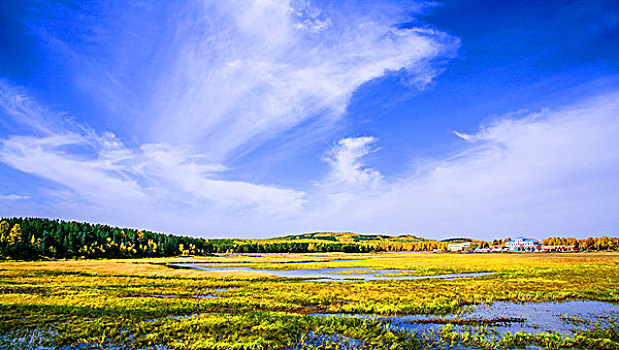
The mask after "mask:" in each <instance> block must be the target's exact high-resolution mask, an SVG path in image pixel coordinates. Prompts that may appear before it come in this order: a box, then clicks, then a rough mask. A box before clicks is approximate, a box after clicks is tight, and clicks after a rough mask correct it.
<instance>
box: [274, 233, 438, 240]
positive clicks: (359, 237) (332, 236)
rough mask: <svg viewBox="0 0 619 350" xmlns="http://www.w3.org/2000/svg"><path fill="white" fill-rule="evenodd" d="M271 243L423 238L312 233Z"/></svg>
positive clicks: (417, 238)
mask: <svg viewBox="0 0 619 350" xmlns="http://www.w3.org/2000/svg"><path fill="white" fill-rule="evenodd" d="M271 240H273V241H304V240H308V241H327V242H340V243H358V242H373V241H392V242H425V241H427V240H426V239H424V238H420V237H416V236H412V235H402V236H388V235H376V234H372V235H364V234H359V233H353V232H312V233H303V234H298V235H289V236H284V237H276V238H271Z"/></svg>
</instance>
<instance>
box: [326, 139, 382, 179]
mask: <svg viewBox="0 0 619 350" xmlns="http://www.w3.org/2000/svg"><path fill="white" fill-rule="evenodd" d="M376 141H377V140H376V139H375V138H374V137H369V136H364V137H349V138H345V139H341V140H339V141H338V142H337V145H336V146H335V147H334V148H333V150H331V155H330V156H329V157H327V158H326V161H327V162H328V163H329V164H330V165H331V172H330V174H329V175H328V177H327V180H326V185H329V186H330V187H331V188H332V190H336V189H337V190H340V191H343V190H346V189H347V190H350V189H354V190H361V189H376V188H377V187H378V186H379V185H380V183H381V181H382V178H383V176H382V175H381V174H380V172H378V171H377V170H375V169H371V168H367V167H365V164H364V163H363V161H362V158H363V157H364V156H366V155H368V154H369V153H372V152H376V151H377V149H372V147H371V146H370V145H371V144H373V143H375V142H376Z"/></svg>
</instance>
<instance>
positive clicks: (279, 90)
mask: <svg viewBox="0 0 619 350" xmlns="http://www.w3.org/2000/svg"><path fill="white" fill-rule="evenodd" d="M423 6H429V5H421V3H410V4H408V5H405V4H401V3H398V4H396V3H389V4H387V5H385V4H384V3H383V4H371V3H365V4H358V3H355V4H353V3H339V2H334V3H326V4H325V3H319V4H314V3H313V2H312V3H310V2H308V1H285V0H281V1H227V2H203V1H188V2H186V3H183V5H182V6H179V5H178V4H173V3H170V4H166V5H165V6H162V7H161V9H159V10H157V9H152V8H150V7H149V10H147V11H143V13H144V14H143V15H142V16H143V17H144V18H142V22H147V23H151V22H154V21H156V22H161V21H165V23H166V24H167V25H166V26H165V27H163V29H158V31H161V32H158V35H159V36H160V37H162V38H163V39H162V40H156V41H153V40H151V39H152V38H151V36H152V34H151V33H150V31H152V28H151V26H141V27H130V28H129V29H126V30H127V31H130V32H131V34H132V35H130V36H120V37H119V36H118V35H115V32H106V31H103V32H102V33H100V34H99V35H98V36H97V41H96V42H97V45H98V46H100V50H98V51H97V55H101V54H102V53H104V54H108V53H109V55H112V56H113V57H114V55H115V53H118V54H122V55H123V56H122V60H123V61H129V62H128V63H127V64H125V65H109V61H113V62H116V61H117V59H111V60H106V61H101V60H97V59H95V58H94V57H90V56H89V55H90V51H89V52H84V53H82V54H81V55H80V56H79V57H82V59H83V60H84V61H86V62H90V64H89V65H88V66H87V67H88V70H89V72H92V71H93V70H94V71H95V74H79V73H78V74H79V76H78V77H77V79H79V80H80V81H82V84H83V85H84V86H87V87H89V89H90V88H92V89H91V91H93V92H95V93H96V94H97V95H96V96H94V98H95V99H99V100H100V101H101V103H103V104H107V105H109V107H110V109H112V110H118V108H119V107H118V106H132V107H131V108H129V109H128V110H126V111H125V114H129V115H132V116H135V117H134V118H135V119H134V120H135V124H134V125H133V128H134V129H135V131H136V134H137V137H138V138H139V139H140V140H141V141H142V142H144V143H167V144H172V145H179V144H189V145H192V146H196V147H197V148H199V149H202V150H206V151H204V155H205V156H206V157H208V158H209V159H210V160H211V161H214V162H219V163H222V162H223V163H225V162H226V161H227V160H230V159H231V158H233V157H238V156H239V155H244V154H247V152H248V151H251V150H252V149H254V148H255V147H258V146H260V145H261V144H262V143H264V142H265V141H267V140H269V139H271V138H273V137H276V136H278V135H280V134H282V133H285V132H287V131H289V130H291V129H292V128H294V127H296V126H299V125H301V124H303V123H308V122H311V121H312V120H315V119H322V120H325V119H331V120H337V119H338V118H339V117H341V116H342V115H343V114H344V112H345V110H346V107H347V106H348V103H349V100H350V98H351V96H352V94H353V92H354V91H355V90H356V89H357V88H358V87H359V86H361V85H362V84H364V83H366V82H368V81H371V80H373V79H376V78H379V77H382V76H384V75H385V74H387V73H389V72H396V71H404V72H406V76H407V79H408V80H409V81H411V82H413V83H415V84H417V85H418V86H424V85H426V84H428V83H429V82H430V81H431V80H432V78H433V77H435V76H436V75H437V74H438V73H439V72H440V68H441V67H440V66H439V65H437V64H436V62H434V61H435V60H437V59H446V58H450V57H453V56H454V55H455V53H456V51H457V49H458V46H459V41H458V39H457V38H455V37H453V36H450V35H448V34H446V33H444V32H441V31H439V30H436V29H433V28H430V27H429V26H427V25H418V26H416V27H406V28H403V27H398V26H397V24H399V23H401V22H410V21H411V20H412V19H413V18H414V13H415V11H418V10H419V9H420V8H422V7H423ZM411 13H412V14H411ZM136 38H139V40H138V41H139V42H140V43H143V44H141V45H140V46H137V47H136V45H135V42H136ZM143 45H147V46H148V47H147V49H146V50H145V48H144V47H142V46H143ZM136 50H139V52H136ZM145 51H146V52H152V53H154V54H153V57H152V58H153V59H149V60H147V62H146V63H144V61H145V60H144V57H143V52H145ZM132 58H134V59H135V60H137V61H139V64H137V63H138V62H131V59H132ZM120 59H121V58H118V60H120ZM92 65H94V66H95V67H96V69H93V67H92ZM127 67H132V68H134V69H135V72H127V71H126V69H127ZM97 72H99V73H97ZM136 84H140V85H141V86H140V87H139V88H137V89H136ZM119 116H120V117H121V118H124V116H123V115H122V113H120V115H119ZM123 123H125V124H126V121H123ZM313 126H315V125H313ZM325 131H327V132H329V131H330V130H328V129H321V130H320V131H319V132H317V131H316V130H315V129H314V128H313V127H309V128H304V130H303V132H304V133H314V135H315V136H316V137H315V138H314V139H315V140H320V139H321V138H324V137H325ZM321 133H322V135H321ZM327 135H328V134H327Z"/></svg>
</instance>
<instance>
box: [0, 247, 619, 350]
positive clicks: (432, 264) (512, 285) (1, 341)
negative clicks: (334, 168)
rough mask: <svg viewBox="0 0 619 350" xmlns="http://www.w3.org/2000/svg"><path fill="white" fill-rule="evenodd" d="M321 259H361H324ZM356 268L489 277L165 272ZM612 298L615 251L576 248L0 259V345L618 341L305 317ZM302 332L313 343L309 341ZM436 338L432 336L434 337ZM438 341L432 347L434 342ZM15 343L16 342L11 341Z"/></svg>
mask: <svg viewBox="0 0 619 350" xmlns="http://www.w3.org/2000/svg"><path fill="white" fill-rule="evenodd" d="M333 259H361V260H359V261H335V262H325V261H326V260H333ZM292 261H312V262H311V263H305V264H303V268H323V267H350V268H351V269H354V268H355V267H368V268H371V269H377V270H380V269H391V268H396V269H404V270H407V272H406V273H407V274H411V275H420V276H428V275H439V274H447V273H462V272H488V271H492V272H496V273H495V274H492V275H489V276H484V277H476V278H462V279H453V280H440V279H419V280H399V281H373V282H357V283H351V282H311V281H306V280H285V279H279V278H274V277H273V276H271V275H268V274H266V273H261V272H231V271H226V272H218V271H197V270H186V269H171V268H169V267H166V265H165V264H166V263H178V262H197V263H212V262H226V263H238V262H255V263H257V265H255V267H256V268H257V269H293V268H298V266H299V265H294V264H285V263H286V262H292ZM566 300H598V301H606V302H619V253H579V254H573V253H570V254H429V253H426V254H411V253H403V254H358V255H355V254H343V253H330V254H320V255H316V254H272V255H265V256H251V255H222V256H213V257H200V258H197V257H186V258H166V259H136V260H59V261H36V262H2V263H0V314H1V315H2V317H1V318H0V333H1V334H2V335H1V336H0V346H4V347H6V348H9V347H11V346H13V345H14V344H20V346H21V347H25V346H31V347H33V348H35V347H37V346H39V347H40V346H48V347H63V346H77V345H78V344H82V346H91V347H99V346H107V347H113V346H120V347H127V348H150V347H153V346H155V345H157V346H161V347H165V348H173V349H200V348H209V349H211V348H217V349H271V348H272V349H282V348H289V347H294V346H296V347H297V348H303V347H309V348H311V347H312V346H314V347H316V346H318V347H323V348H324V347H332V348H338V347H342V346H343V345H342V344H345V343H346V342H347V341H353V343H354V347H366V348H389V349H409V348H410V349H416V348H423V347H428V348H431V347H441V346H444V345H445V344H455V343H459V344H469V345H470V346H473V347H479V348H493V347H497V346H501V347H517V346H528V345H531V344H536V345H538V346H541V347H543V348H549V349H553V348H560V347H568V348H569V347H575V348H600V349H613V348H614V349H616V348H618V347H619V335H618V331H617V329H616V328H612V327H611V328H610V329H597V330H595V331H592V332H583V333H582V334H578V335H576V336H574V337H569V338H566V337H565V336H559V335H556V334H541V335H540V334H537V335H531V334H515V335H508V336H505V337H502V338H501V339H494V338H493V339H490V338H488V337H486V336H485V335H484V334H486V333H484V331H483V329H482V332H476V333H475V334H476V335H470V334H463V333H462V332H455V331H453V330H451V329H450V325H446V327H445V328H444V330H442V331H441V334H438V335H423V334H417V335H414V334H413V335H411V334H410V333H405V332H399V331H397V330H393V329H389V328H386V327H385V326H384V325H383V324H381V323H380V322H378V321H376V320H372V319H363V318H349V317H313V316H309V314H312V313H334V314H341V313H349V314H374V315H407V314H434V315H442V314H446V313H451V312H455V311H458V310H459V309H460V308H462V307H463V306H465V305H470V304H479V303H492V302H495V301H513V302H531V301H533V302H538V301H566ZM308 338H314V339H322V341H320V342H319V343H320V344H318V345H316V344H317V343H316V342H311V341H310V342H308V341H306V340H307V339H308ZM437 339H438V340H437ZM437 341H439V343H437ZM16 342H17V343H16Z"/></svg>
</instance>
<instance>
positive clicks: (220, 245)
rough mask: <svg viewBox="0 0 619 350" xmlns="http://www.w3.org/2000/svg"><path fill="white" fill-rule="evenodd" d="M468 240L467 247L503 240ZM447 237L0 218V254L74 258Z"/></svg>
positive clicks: (602, 242) (352, 249) (356, 248)
mask: <svg viewBox="0 0 619 350" xmlns="http://www.w3.org/2000/svg"><path fill="white" fill-rule="evenodd" d="M505 241H506V240H495V241H493V242H492V243H490V242H485V241H472V244H471V247H472V248H473V247H482V248H485V247H490V246H496V245H501V244H504V242H505ZM447 244H448V242H439V241H431V240H424V241H419V242H401V241H398V240H397V239H394V240H389V239H384V238H381V239H379V240H368V241H357V242H333V241H322V240H318V239H308V240H294V241H290V240H283V239H271V240H241V239H211V240H208V239H203V238H194V237H183V236H175V235H171V234H163V233H156V232H151V231H146V230H144V231H143V230H136V229H131V228H119V227H112V226H108V225H100V224H90V223H82V222H76V221H62V220H51V219H40V218H6V219H0V258H2V259H40V258H55V259H73V258H91V259H93V258H144V257H169V256H179V255H181V256H182V255H186V256H188V255H196V256H200V255H208V254H213V253H313V252H346V253H367V252H372V251H376V252H384V251H394V252H397V251H442V250H446V249H447ZM543 244H544V245H574V246H576V247H577V248H578V249H580V250H617V249H618V247H619V238H614V237H600V238H593V237H590V238H588V239H576V238H559V237H551V238H548V239H546V240H544V241H543Z"/></svg>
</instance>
